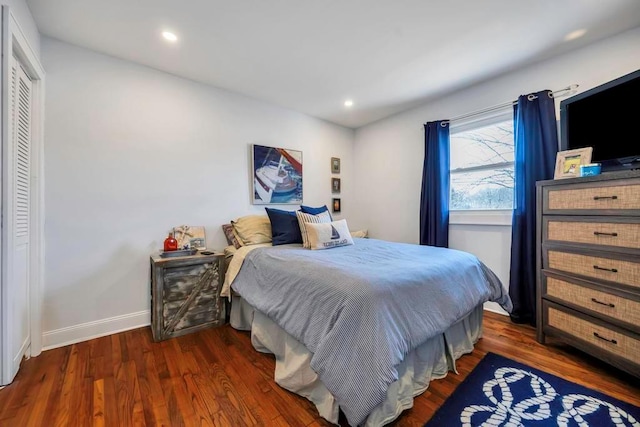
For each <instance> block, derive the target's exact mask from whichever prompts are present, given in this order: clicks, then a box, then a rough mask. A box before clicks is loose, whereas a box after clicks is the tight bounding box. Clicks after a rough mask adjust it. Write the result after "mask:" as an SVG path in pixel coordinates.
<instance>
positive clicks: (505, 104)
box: [442, 84, 579, 124]
mask: <svg viewBox="0 0 640 427" xmlns="http://www.w3.org/2000/svg"><path fill="white" fill-rule="evenodd" d="M578 86H579V85H577V84H571V85H569V86H567V87H565V88H562V89H558V90H555V91H553V92H551V93H550V94H551V96H553V97H554V98H555V97H556V95H557V94H560V93H562V92H571V91H574V90H576V89H577V88H578ZM527 98H528V99H529V101H533V100H534V99H536V98H537V96H535V95H534V94H529V95H528V96H527ZM517 103H518V100H517V99H516V100H515V101H510V102H503V103H502V104H498V105H494V106H493V107H488V108H483V109H482V110H478V111H474V112H471V113H467V114H463V115H461V116H457V117H454V118H452V119H449V120H443V121H442V122H443V124H444V123H450V122H453V121H456V120H462V119H467V118H469V117H473V116H477V115H479V114H484V113H489V112H491V111H494V110H501V109H503V108H506V107H508V106H510V105H515V104H517Z"/></svg>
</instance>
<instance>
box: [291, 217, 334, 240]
mask: <svg viewBox="0 0 640 427" xmlns="http://www.w3.org/2000/svg"><path fill="white" fill-rule="evenodd" d="M296 216H297V217H298V225H299V226H300V234H302V246H304V247H305V248H307V249H310V248H311V245H309V233H307V227H306V224H307V223H312V224H322V223H325V222H331V214H330V213H329V211H324V212H322V213H319V214H317V215H312V214H307V213H304V212H300V211H296Z"/></svg>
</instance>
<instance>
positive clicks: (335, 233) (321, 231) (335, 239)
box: [307, 219, 353, 249]
mask: <svg viewBox="0 0 640 427" xmlns="http://www.w3.org/2000/svg"><path fill="white" fill-rule="evenodd" d="M307 234H308V235H309V248H310V249H331V248H337V247H338V246H347V245H353V239H352V238H351V234H350V233H349V227H348V226H347V220H346V219H341V220H339V221H333V222H328V223H321V224H312V223H308V224H307Z"/></svg>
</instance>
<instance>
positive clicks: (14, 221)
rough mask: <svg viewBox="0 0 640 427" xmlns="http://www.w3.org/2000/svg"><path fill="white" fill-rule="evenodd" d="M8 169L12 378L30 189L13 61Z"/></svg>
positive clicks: (25, 313) (26, 124) (23, 328)
mask: <svg viewBox="0 0 640 427" xmlns="http://www.w3.org/2000/svg"><path fill="white" fill-rule="evenodd" d="M10 96H11V120H10V122H11V123H10V125H11V127H10V132H11V144H10V145H11V147H10V152H9V153H7V155H9V156H11V158H12V161H11V170H10V173H9V182H8V183H7V184H8V186H7V188H8V190H9V193H12V194H7V198H6V199H5V200H7V201H8V202H9V203H11V206H10V209H9V212H8V213H9V215H8V216H9V218H7V225H8V226H9V229H8V230H7V238H8V245H7V246H8V247H7V249H8V251H9V253H8V254H7V267H8V275H7V278H8V282H9V283H8V286H7V289H8V295H7V296H8V298H9V301H10V303H9V307H10V308H9V316H8V320H9V324H8V332H9V335H10V337H9V339H8V342H7V344H8V345H9V350H10V356H11V367H10V375H11V377H12V378H13V376H15V374H16V373H17V371H18V368H19V367H20V362H21V360H22V357H23V356H24V354H25V351H26V350H27V348H28V346H29V343H30V327H29V237H30V236H29V235H30V230H29V229H30V221H29V216H30V187H31V173H30V165H31V97H32V87H31V79H30V78H29V76H28V75H27V73H26V72H25V70H24V69H23V67H22V66H21V65H20V62H19V61H18V60H17V59H16V58H13V61H12V63H11V94H10ZM5 354H6V353H5Z"/></svg>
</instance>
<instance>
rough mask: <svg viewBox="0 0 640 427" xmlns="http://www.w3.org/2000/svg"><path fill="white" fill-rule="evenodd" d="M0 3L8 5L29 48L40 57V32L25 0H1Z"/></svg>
mask: <svg viewBox="0 0 640 427" xmlns="http://www.w3.org/2000/svg"><path fill="white" fill-rule="evenodd" d="M0 4H2V5H7V6H9V10H11V13H13V16H14V17H15V18H16V21H18V25H19V26H20V29H21V30H22V32H23V33H24V36H25V37H26V38H27V41H28V42H29V45H31V49H33V52H34V53H35V54H36V56H37V57H38V59H40V33H39V32H38V27H37V26H36V22H35V21H34V20H33V16H32V15H31V10H29V6H28V5H27V2H26V1H25V0H2V1H0Z"/></svg>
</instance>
